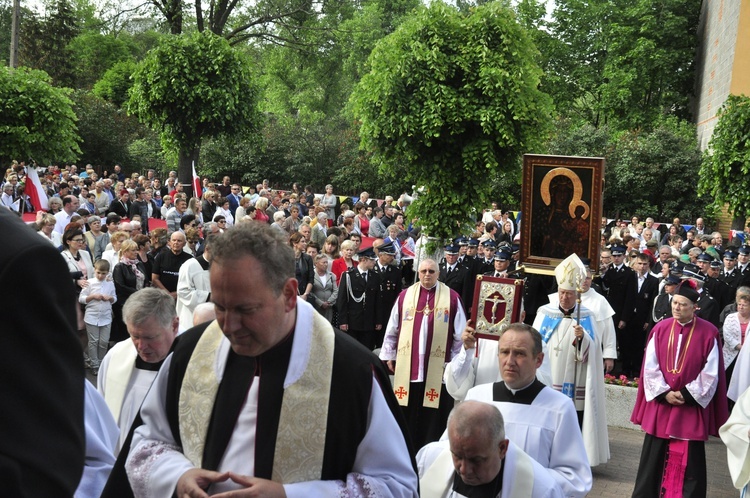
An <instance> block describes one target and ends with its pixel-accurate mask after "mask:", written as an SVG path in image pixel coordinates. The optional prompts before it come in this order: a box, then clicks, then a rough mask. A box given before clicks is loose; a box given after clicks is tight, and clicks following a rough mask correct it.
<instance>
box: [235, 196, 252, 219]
mask: <svg viewBox="0 0 750 498" xmlns="http://www.w3.org/2000/svg"><path fill="white" fill-rule="evenodd" d="M248 206H250V198H249V197H242V198H241V199H240V205H239V206H238V207H237V210H236V211H235V212H234V218H235V219H236V220H237V221H238V222H239V221H242V218H244V217H245V216H247V215H248V214H250V212H251V210H250V209H248ZM250 207H252V206H250ZM252 211H253V212H254V211H255V208H252Z"/></svg>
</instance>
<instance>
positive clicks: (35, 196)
mask: <svg viewBox="0 0 750 498" xmlns="http://www.w3.org/2000/svg"><path fill="white" fill-rule="evenodd" d="M26 170H27V171H26V190H25V192H26V195H28V196H29V199H31V205H32V206H34V209H36V210H37V211H40V210H44V211H46V210H47V209H49V204H47V192H45V191H44V187H42V182H41V181H40V180H39V175H38V174H37V172H36V168H35V167H33V166H28V167H27V168H26Z"/></svg>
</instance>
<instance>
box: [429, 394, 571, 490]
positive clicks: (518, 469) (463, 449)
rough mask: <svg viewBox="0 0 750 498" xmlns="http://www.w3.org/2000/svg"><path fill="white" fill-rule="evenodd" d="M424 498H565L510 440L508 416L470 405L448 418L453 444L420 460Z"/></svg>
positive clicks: (439, 445) (434, 446)
mask: <svg viewBox="0 0 750 498" xmlns="http://www.w3.org/2000/svg"><path fill="white" fill-rule="evenodd" d="M417 467H418V469H419V477H420V489H421V495H422V496H426V497H427V496H428V497H430V498H438V497H442V498H461V497H467V496H481V497H487V498H553V497H563V496H564V495H563V493H562V491H561V490H560V487H559V486H558V484H557V482H556V481H555V480H554V479H553V478H552V476H551V475H550V474H549V473H548V472H547V471H546V470H545V469H544V468H543V467H542V466H541V465H539V463H537V462H536V461H535V460H534V459H532V458H531V457H529V456H528V455H527V454H526V453H524V452H523V450H521V449H520V448H519V447H518V446H516V445H515V444H513V443H512V442H511V441H509V440H507V439H505V428H504V426H503V416H502V415H501V414H500V412H499V411H498V410H497V409H496V408H495V407H494V406H492V405H490V404H487V403H481V402H478V401H465V402H463V403H461V404H460V405H458V406H457V407H455V408H454V409H453V411H452V412H451V415H450V417H449V418H448V440H447V441H438V442H434V443H430V444H428V445H427V446H425V447H424V448H422V449H421V450H420V451H419V453H418V454H417Z"/></svg>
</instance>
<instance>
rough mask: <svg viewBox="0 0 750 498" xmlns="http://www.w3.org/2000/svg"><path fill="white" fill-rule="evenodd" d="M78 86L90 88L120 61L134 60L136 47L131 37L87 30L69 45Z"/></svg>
mask: <svg viewBox="0 0 750 498" xmlns="http://www.w3.org/2000/svg"><path fill="white" fill-rule="evenodd" d="M68 49H69V51H70V53H71V60H70V63H71V65H72V66H73V68H74V73H75V84H76V88H83V89H86V90H90V89H91V88H92V87H93V86H94V83H96V82H97V81H98V80H99V79H100V78H101V77H102V76H103V75H104V74H105V72H106V71H107V70H108V69H110V68H111V67H112V66H114V65H115V64H117V63H120V62H127V61H132V60H133V54H134V52H135V51H136V48H135V46H134V44H133V43H132V41H131V40H130V39H129V37H124V36H123V37H117V38H116V37H114V36H112V35H103V34H101V33H94V32H85V33H81V34H80V35H78V36H76V37H75V38H74V39H73V40H72V41H71V42H70V44H69V45H68Z"/></svg>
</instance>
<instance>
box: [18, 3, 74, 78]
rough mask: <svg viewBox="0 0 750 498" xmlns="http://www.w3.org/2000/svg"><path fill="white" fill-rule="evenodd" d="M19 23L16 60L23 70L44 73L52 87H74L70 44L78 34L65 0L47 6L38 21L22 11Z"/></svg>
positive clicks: (29, 13) (71, 11)
mask: <svg viewBox="0 0 750 498" xmlns="http://www.w3.org/2000/svg"><path fill="white" fill-rule="evenodd" d="M25 14H26V15H25V16H24V18H23V19H22V21H21V24H22V26H23V27H22V28H21V34H20V42H19V45H20V46H19V51H18V58H19V62H20V64H21V65H23V66H27V67H31V68H34V69H40V70H42V71H45V72H46V73H47V74H49V76H50V77H51V78H52V82H53V83H54V84H55V85H56V86H65V87H69V88H74V87H75V80H76V74H75V71H74V69H73V66H72V65H71V64H70V58H71V51H70V48H69V46H68V45H69V44H70V42H71V41H72V40H73V39H74V38H75V37H76V36H78V34H79V33H80V27H79V20H78V16H77V15H76V11H75V10H74V8H73V6H72V5H71V3H70V2H68V1H67V0H58V1H57V2H55V3H53V4H52V5H50V6H49V11H48V14H47V15H46V16H45V17H43V18H40V17H38V16H37V15H36V14H33V13H31V12H28V11H26V12H25Z"/></svg>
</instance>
